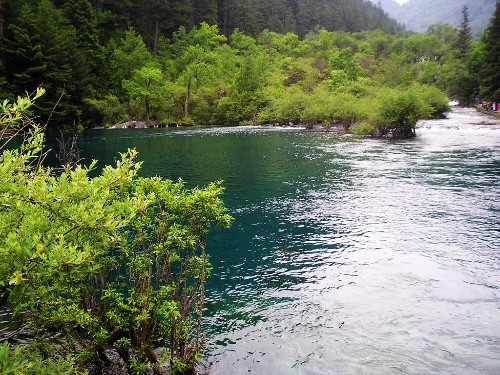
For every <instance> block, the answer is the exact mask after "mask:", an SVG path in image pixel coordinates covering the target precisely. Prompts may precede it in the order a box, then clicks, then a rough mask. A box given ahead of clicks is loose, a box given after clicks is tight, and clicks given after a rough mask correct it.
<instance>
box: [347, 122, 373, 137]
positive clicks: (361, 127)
mask: <svg viewBox="0 0 500 375" xmlns="http://www.w3.org/2000/svg"><path fill="white" fill-rule="evenodd" d="M351 131H352V134H354V135H359V136H370V137H373V136H375V135H376V134H377V128H376V126H375V125H373V124H371V123H369V122H360V123H358V124H356V126H353V127H352V128H351Z"/></svg>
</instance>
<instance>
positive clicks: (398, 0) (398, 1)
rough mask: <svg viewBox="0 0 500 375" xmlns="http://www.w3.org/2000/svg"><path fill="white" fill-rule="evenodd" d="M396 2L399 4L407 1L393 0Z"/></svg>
mask: <svg viewBox="0 0 500 375" xmlns="http://www.w3.org/2000/svg"><path fill="white" fill-rule="evenodd" d="M394 1H395V2H396V3H400V4H403V3H407V2H408V0H394Z"/></svg>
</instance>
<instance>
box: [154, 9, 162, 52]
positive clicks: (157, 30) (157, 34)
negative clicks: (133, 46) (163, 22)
mask: <svg viewBox="0 0 500 375" xmlns="http://www.w3.org/2000/svg"><path fill="white" fill-rule="evenodd" d="M159 37H160V17H159V16H158V15H157V16H156V17H155V35H154V40H153V53H154V54H155V55H156V53H157V52H158V38H159Z"/></svg>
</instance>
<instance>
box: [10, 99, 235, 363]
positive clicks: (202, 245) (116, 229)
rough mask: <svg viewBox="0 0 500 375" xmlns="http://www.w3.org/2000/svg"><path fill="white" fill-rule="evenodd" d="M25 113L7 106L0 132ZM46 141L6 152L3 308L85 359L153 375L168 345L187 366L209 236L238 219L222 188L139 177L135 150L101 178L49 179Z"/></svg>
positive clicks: (196, 336)
mask: <svg viewBox="0 0 500 375" xmlns="http://www.w3.org/2000/svg"><path fill="white" fill-rule="evenodd" d="M21 104H23V105H22V106H17V107H16V106H12V105H11V106H9V105H8V103H4V106H3V107H2V113H0V120H1V121H2V124H1V125H2V126H11V125H12V124H14V123H15V122H16V121H18V120H19V119H20V118H21V117H19V116H18V115H17V114H16V111H17V112H19V111H18V109H21V110H24V109H27V108H28V107H29V106H30V105H31V101H30V100H29V98H28V99H27V102H21ZM43 143H44V137H43V133H42V132H41V129H40V128H38V127H36V126H35V127H33V129H32V130H31V135H30V137H29V138H28V139H27V140H26V141H25V142H24V143H23V145H22V146H21V148H19V149H13V150H4V151H3V152H2V153H1V154H0V206H1V207H2V210H1V211H0V223H1V225H0V307H8V308H11V309H13V310H14V312H15V315H14V316H15V318H16V319H23V320H26V321H27V322H28V323H29V324H30V328H31V330H32V331H33V332H34V333H36V334H37V335H39V336H40V337H43V336H44V335H53V334H54V333H57V335H58V338H59V339H60V340H61V346H62V347H63V348H64V350H66V351H69V352H72V351H76V350H77V349H78V351H79V352H80V357H82V358H87V359H88V358H92V356H94V360H96V361H99V358H103V357H105V351H106V350H107V349H110V348H114V349H116V351H118V353H120V355H121V356H122V358H123V359H124V360H125V362H126V363H127V365H128V367H129V369H132V368H135V369H146V368H152V369H153V370H157V369H158V368H159V366H160V361H161V360H160V359H159V358H158V355H157V353H156V352H155V350H154V349H155V346H156V345H157V343H158V342H160V341H162V342H163V343H164V345H165V346H166V348H167V349H168V350H167V352H168V353H167V356H166V360H167V361H168V362H169V363H170V368H171V370H172V371H174V369H175V368H184V369H187V368H192V366H194V362H195V361H196V360H197V358H198V357H199V352H200V351H201V349H202V333H201V328H200V325H201V313H202V309H203V302H204V285H205V280H206V278H207V277H208V275H209V271H210V266H209V262H208V257H207V254H206V237H207V234H208V232H209V230H210V229H211V227H212V226H214V225H217V226H221V227H225V226H228V225H229V224H230V222H231V217H230V216H229V215H228V214H227V212H226V208H225V207H224V205H223V203H222V201H221V199H220V195H221V194H222V191H223V189H222V187H221V184H220V183H213V184H210V185H208V186H207V187H206V188H203V189H198V188H196V189H191V190H188V189H186V188H185V186H184V183H183V182H182V181H178V182H173V181H170V180H164V179H162V178H160V177H154V178H138V177H137V172H138V170H139V169H140V163H138V162H136V161H135V158H136V155H137V153H136V152H135V151H133V150H129V151H128V152H126V153H124V154H122V155H121V158H120V159H119V160H118V161H117V163H116V166H115V167H111V166H107V167H105V168H104V169H103V171H102V172H101V173H100V174H99V175H97V176H96V177H91V175H92V174H95V171H94V169H95V166H96V162H95V161H94V162H92V163H91V164H90V166H88V167H84V166H80V165H78V166H76V167H74V168H73V169H72V168H70V167H69V166H67V167H65V168H64V170H63V172H62V173H61V174H60V175H54V173H53V171H52V170H50V169H47V168H44V167H42V166H40V163H39V157H40V155H41V150H42V147H43ZM20 311H22V314H16V313H17V312H20ZM130 353H132V355H130ZM96 355H97V357H96Z"/></svg>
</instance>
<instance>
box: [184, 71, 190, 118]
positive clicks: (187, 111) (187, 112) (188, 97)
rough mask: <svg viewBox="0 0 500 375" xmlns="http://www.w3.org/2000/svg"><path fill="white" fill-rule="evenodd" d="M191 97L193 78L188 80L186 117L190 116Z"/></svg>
mask: <svg viewBox="0 0 500 375" xmlns="http://www.w3.org/2000/svg"><path fill="white" fill-rule="evenodd" d="M190 98H191V79H189V80H188V84H187V90H186V99H185V101H184V117H188V116H189V100H190Z"/></svg>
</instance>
